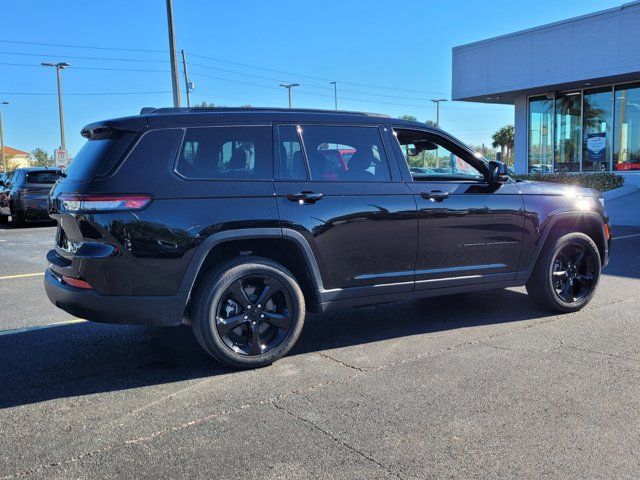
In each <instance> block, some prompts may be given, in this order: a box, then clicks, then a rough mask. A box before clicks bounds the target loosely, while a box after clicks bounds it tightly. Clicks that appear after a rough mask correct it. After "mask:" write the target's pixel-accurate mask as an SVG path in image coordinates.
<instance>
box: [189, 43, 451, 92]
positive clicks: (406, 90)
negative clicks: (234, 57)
mask: <svg viewBox="0 0 640 480" xmlns="http://www.w3.org/2000/svg"><path fill="white" fill-rule="evenodd" d="M187 53H189V55H190V56H192V57H197V58H205V59H207V60H213V61H214V62H222V63H228V64H230V65H237V66H240V67H246V68H255V69H257V70H264V71H267V72H272V73H281V74H283V75H293V76H296V77H301V78H311V79H314V80H322V81H324V82H330V81H333V80H331V79H328V78H324V77H316V76H314V75H304V74H302V73H292V72H287V71H285V70H276V69H273V68H266V67H258V66H256V65H249V64H247V63H240V62H233V61H231V60H225V59H223V58H216V57H209V56H206V55H199V54H197V53H193V52H187ZM338 81H339V82H340V83H344V84H346V85H355V86H359V87H367V88H376V89H380V90H395V91H398V92H409V93H424V94H432V93H436V94H441V93H445V92H430V91H427V90H411V89H408V88H396V87H386V86H381V85H371V84H367V83H356V82H348V81H345V80H338Z"/></svg>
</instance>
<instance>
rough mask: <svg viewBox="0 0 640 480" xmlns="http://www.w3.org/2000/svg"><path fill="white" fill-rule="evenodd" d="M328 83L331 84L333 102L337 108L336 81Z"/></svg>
mask: <svg viewBox="0 0 640 480" xmlns="http://www.w3.org/2000/svg"><path fill="white" fill-rule="evenodd" d="M329 85H333V103H334V104H335V108H336V110H338V82H329Z"/></svg>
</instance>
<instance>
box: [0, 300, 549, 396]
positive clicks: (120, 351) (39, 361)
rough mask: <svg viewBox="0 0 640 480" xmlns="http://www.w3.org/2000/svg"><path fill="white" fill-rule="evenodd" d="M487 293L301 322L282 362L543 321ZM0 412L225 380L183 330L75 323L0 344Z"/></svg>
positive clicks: (529, 308) (528, 308)
mask: <svg viewBox="0 0 640 480" xmlns="http://www.w3.org/2000/svg"><path fill="white" fill-rule="evenodd" d="M545 314H546V313H545V312H543V311H541V310H538V309H537V308H536V307H535V306H534V305H533V304H532V303H531V301H530V300H529V299H528V297H527V296H526V295H525V294H524V293H522V292H520V291H514V290H495V291H485V292H478V293H471V294H460V295H453V296H448V297H438V298H430V299H424V300H416V301H413V302H397V303H392V304H386V305H379V306H376V307H365V308H356V309H350V310H342V311H335V312H331V313H329V314H323V315H309V316H308V318H307V322H306V324H305V328H304V330H303V332H302V335H301V337H300V340H299V341H298V344H297V345H296V346H295V347H294V349H293V351H292V352H291V353H290V355H300V354H305V353H309V352H315V351H322V350H325V349H330V348H338V347H349V346H352V345H359V344H366V343H371V342H378V341H382V340H387V339H393V338H400V337H404V336H412V335H420V334H425V333H430V332H438V331H445V330H451V329H457V328H462V327H470V326H480V325H488V324H499V323H505V322H515V321H520V320H529V319H533V318H537V317H540V316H544V315H545ZM0 365H2V369H1V370H0V385H3V388H2V390H1V391H0V408H7V407H13V406H18V405H25V404H31V403H37V402H42V401H46V400H52V399H56V398H65V397H73V396H82V395H89V394H95V393H103V392H111V391H118V390H125V389H130V388H138V387H144V386H149V385H162V384H168V383H172V382H179V381H184V380H189V379H194V378H205V377H212V376H216V375H223V374H228V373H233V372H234V370H232V369H228V368H226V367H223V366H222V365H220V364H218V363H217V362H215V361H214V360H213V359H211V358H210V357H209V356H208V355H207V354H206V353H204V351H202V349H201V348H200V346H199V345H198V344H197V342H196V340H195V338H194V337H193V334H192V332H191V329H190V328H187V327H176V328H169V327H164V328H163V327H156V328H154V327H139V326H138V327H136V326H123V325H101V324H95V323H78V324H69V325H61V326H56V327H51V328H46V329H42V330H32V331H25V332H16V333H12V334H9V335H3V336H0Z"/></svg>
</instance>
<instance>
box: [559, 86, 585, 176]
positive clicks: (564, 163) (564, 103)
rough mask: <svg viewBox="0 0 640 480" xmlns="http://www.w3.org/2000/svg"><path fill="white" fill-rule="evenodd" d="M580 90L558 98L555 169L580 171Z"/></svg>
mask: <svg viewBox="0 0 640 480" xmlns="http://www.w3.org/2000/svg"><path fill="white" fill-rule="evenodd" d="M581 110H582V95H581V93H580V92H575V93H567V94H562V95H558V97H557V98H556V132H555V137H556V138H555V140H556V142H555V154H556V155H555V171H556V172H579V171H580V148H581V145H582V142H581V137H582V127H581V125H580V123H581V122H580V120H581Z"/></svg>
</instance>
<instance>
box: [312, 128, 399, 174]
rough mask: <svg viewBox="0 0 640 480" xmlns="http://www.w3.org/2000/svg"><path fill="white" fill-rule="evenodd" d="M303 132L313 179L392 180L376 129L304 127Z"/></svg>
mask: <svg viewBox="0 0 640 480" xmlns="http://www.w3.org/2000/svg"><path fill="white" fill-rule="evenodd" d="M301 131H302V140H303V142H304V149H305V152H306V154H307V161H308V164H309V170H310V172H311V179H312V180H320V181H323V180H328V181H333V180H337V181H345V182H351V181H365V182H385V181H389V180H391V176H390V174H389V165H388V163H387V158H386V155H385V152H384V148H383V146H382V138H381V137H380V132H379V131H378V128H377V127H355V126H319V125H303V126H302V127H301Z"/></svg>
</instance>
